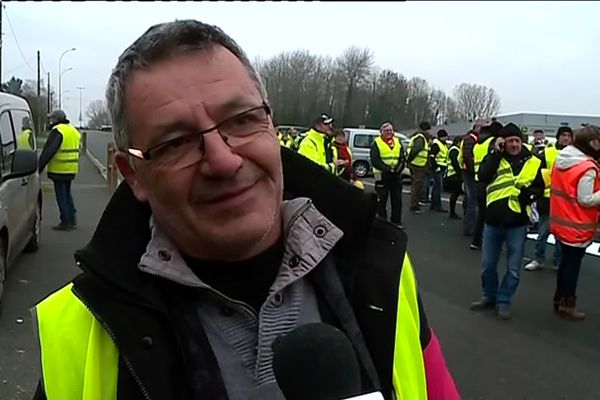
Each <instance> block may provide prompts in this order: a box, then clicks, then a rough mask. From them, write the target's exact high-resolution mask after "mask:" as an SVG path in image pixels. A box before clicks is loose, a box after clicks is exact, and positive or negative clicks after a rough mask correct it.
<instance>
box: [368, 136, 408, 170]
mask: <svg viewBox="0 0 600 400" xmlns="http://www.w3.org/2000/svg"><path fill="white" fill-rule="evenodd" d="M375 144H376V145H377V148H378V149H379V156H380V157H381V161H382V162H383V163H384V164H385V165H387V166H389V167H390V168H392V169H395V168H396V167H397V166H398V163H399V162H400V158H401V155H402V143H400V141H399V140H398V138H397V137H394V148H393V149H390V146H388V144H387V143H386V142H385V140H383V139H382V138H381V136H377V138H375ZM373 172H375V173H381V171H380V170H378V169H377V168H375V167H373Z"/></svg>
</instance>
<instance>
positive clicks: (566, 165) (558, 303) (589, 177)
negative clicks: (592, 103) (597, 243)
mask: <svg viewBox="0 0 600 400" xmlns="http://www.w3.org/2000/svg"><path fill="white" fill-rule="evenodd" d="M574 137H575V139H574V141H573V145H572V146H568V147H566V148H565V149H563V150H562V151H561V152H560V153H559V154H558V157H557V158H556V161H555V163H554V168H553V170H552V184H551V194H550V232H552V234H553V235H554V236H555V237H556V239H557V241H558V242H559V245H560V248H561V253H562V254H561V258H560V264H559V266H558V272H557V277H556V290H555V292H554V311H555V312H556V313H557V314H558V315H559V316H561V317H563V318H567V319H571V320H576V321H582V320H584V319H585V314H584V313H582V312H581V311H579V310H577V308H576V291H577V280H578V278H579V270H580V269H581V260H582V259H583V256H584V254H585V249H586V248H587V247H588V245H589V244H590V243H592V239H593V238H594V236H595V235H596V230H597V224H598V218H599V217H600V212H599V210H598V206H600V165H599V164H598V162H597V161H596V160H597V159H598V158H600V128H598V127H597V126H587V127H584V128H581V129H578V130H576V131H575V133H574Z"/></svg>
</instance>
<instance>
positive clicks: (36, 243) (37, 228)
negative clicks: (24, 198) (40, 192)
mask: <svg viewBox="0 0 600 400" xmlns="http://www.w3.org/2000/svg"><path fill="white" fill-rule="evenodd" d="M41 234H42V205H41V204H40V203H39V202H38V204H37V206H36V207H35V219H34V221H33V226H32V227H31V239H29V242H28V243H27V245H26V246H25V248H24V249H23V251H24V252H26V253H33V252H36V251H37V250H38V249H39V248H40V237H41Z"/></svg>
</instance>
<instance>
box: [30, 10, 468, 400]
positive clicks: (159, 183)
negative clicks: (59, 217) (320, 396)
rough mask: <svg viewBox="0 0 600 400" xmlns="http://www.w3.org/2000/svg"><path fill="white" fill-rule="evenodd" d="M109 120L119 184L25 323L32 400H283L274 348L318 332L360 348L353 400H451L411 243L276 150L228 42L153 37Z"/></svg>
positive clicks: (174, 33)
mask: <svg viewBox="0 0 600 400" xmlns="http://www.w3.org/2000/svg"><path fill="white" fill-rule="evenodd" d="M174 76H175V77H177V79H174V78H173V77H174ZM165 98H167V99H171V101H169V102H165V101H164V99H165ZM107 104H108V109H109V110H110V115H111V121H112V124H113V129H114V132H115V142H116V144H117V147H118V148H119V152H118V153H117V154H116V162H117V165H118V167H119V170H120V171H121V173H122V174H123V177H124V179H125V182H123V183H122V184H121V186H120V187H119V188H118V189H117V191H116V192H115V194H114V195H113V197H112V199H111V201H110V203H109V204H108V206H107V209H106V210H105V212H104V214H103V216H102V219H101V221H100V223H99V225H98V227H97V230H96V232H95V234H94V237H93V238H92V240H91V242H90V243H89V244H88V246H86V247H85V248H84V249H82V250H80V251H78V252H77V254H76V259H77V260H78V265H79V266H81V267H82V269H83V274H82V275H80V276H78V277H77V278H76V279H75V280H74V281H73V282H72V284H69V285H67V286H65V287H63V288H62V289H60V290H59V291H57V292H56V293H54V294H53V295H52V296H50V297H48V298H47V299H45V300H44V301H43V302H42V303H41V304H39V305H38V306H37V307H36V321H37V327H38V329H39V332H38V335H39V337H40V343H41V360H42V379H41V383H42V385H40V387H39V390H38V398H43V395H42V393H44V392H45V394H46V395H47V396H46V397H47V398H48V400H54V399H75V398H77V399H79V398H82V397H84V398H90V399H103V400H105V399H107V400H111V399H115V398H119V399H142V398H144V399H173V400H178V399H229V400H242V399H248V398H252V396H253V391H255V390H256V391H259V392H260V393H262V395H261V397H260V398H261V399H265V400H269V399H275V398H280V397H278V396H281V393H278V391H279V389H278V387H277V385H276V382H275V377H274V373H273V368H272V359H273V353H272V348H271V345H272V343H273V342H274V340H275V339H276V338H278V337H280V336H281V335H285V334H287V333H289V332H290V331H291V330H292V329H294V328H295V327H297V326H299V325H303V324H306V323H311V322H324V323H328V324H333V325H335V326H337V327H338V328H339V329H340V330H342V331H343V332H344V333H345V334H346V336H347V337H348V339H349V340H350V341H351V343H352V344H353V348H355V349H356V356H357V360H358V362H359V364H360V368H361V371H362V372H363V377H364V379H363V380H362V385H361V389H362V390H364V391H365V392H368V391H372V390H381V391H382V392H383V393H385V396H386V398H391V397H392V396H395V397H396V398H399V399H422V398H426V397H428V398H430V399H458V397H459V396H458V393H457V392H456V388H455V386H454V384H453V382H452V379H451V377H450V375H449V373H448V371H447V368H446V366H445V363H444V360H443V356H442V353H441V350H440V347H439V344H438V342H437V340H436V339H435V336H434V335H433V334H432V333H431V330H430V329H429V326H428V325H427V320H426V318H425V314H424V312H423V308H422V305H421V304H420V301H419V299H418V296H417V292H416V287H415V286H414V285H415V283H414V275H413V269H412V267H411V264H410V260H409V258H408V257H407V256H405V249H406V236H405V235H404V233H403V232H402V231H401V230H399V229H398V228H396V227H395V226H393V225H392V224H389V223H386V222H384V221H381V220H378V219H376V218H375V217H374V210H375V201H376V199H375V196H374V195H373V194H369V193H367V192H364V191H362V190H358V189H355V188H353V187H351V186H350V185H348V184H347V183H345V182H344V181H343V180H341V179H339V178H337V177H336V176H335V175H334V174H331V173H327V172H326V171H325V170H324V169H323V168H322V167H320V166H318V165H317V164H316V163H313V162H310V161H309V160H307V159H306V158H305V157H300V156H298V155H296V154H295V153H294V152H292V151H290V150H289V149H285V148H281V147H280V146H279V142H278V141H277V133H276V132H275V131H274V129H273V123H272V119H271V115H270V114H271V112H270V107H269V106H268V103H267V98H266V92H265V89H264V87H263V86H262V84H261V80H260V77H259V75H258V74H257V72H256V71H255V70H254V68H253V67H252V64H251V62H250V60H249V59H248V57H247V56H246V55H245V53H244V52H243V50H242V49H241V48H240V47H239V46H238V45H237V44H236V43H235V41H233V39H231V38H230V37H229V36H227V35H226V34H225V33H224V32H223V31H222V30H221V29H219V28H218V27H215V26H213V25H207V24H204V23H201V22H198V21H194V20H178V21H175V22H171V23H165V24H160V25H155V26H153V27H151V28H150V29H149V30H148V31H146V32H145V33H144V34H143V35H142V36H141V37H140V38H138V39H137V40H136V41H135V42H134V43H133V44H132V45H131V46H130V47H129V48H128V49H126V50H125V52H124V53H123V54H122V55H121V56H120V58H119V61H118V63H117V66H116V67H115V69H114V70H113V73H112V74H111V77H110V79H109V83H108V89H107ZM282 163H283V165H282ZM284 190H285V198H286V199H288V200H287V201H283V200H282V199H283V196H284ZM371 232H372V236H371ZM399 290H400V291H403V292H399ZM400 293H402V301H401V302H398V299H399V294H400ZM84 390H85V391H87V396H82V393H85V391H84ZM256 398H257V397H256Z"/></svg>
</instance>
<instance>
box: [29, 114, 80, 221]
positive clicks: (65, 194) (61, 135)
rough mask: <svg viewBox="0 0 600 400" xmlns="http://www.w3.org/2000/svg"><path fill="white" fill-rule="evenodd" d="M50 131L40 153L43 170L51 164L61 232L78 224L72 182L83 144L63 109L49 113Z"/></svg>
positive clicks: (50, 174) (41, 169)
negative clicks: (80, 147) (80, 144)
mask: <svg viewBox="0 0 600 400" xmlns="http://www.w3.org/2000/svg"><path fill="white" fill-rule="evenodd" d="M48 126H49V128H50V133H49V134H48V139H47V140H46V144H45V145H44V149H43V150H42V154H40V159H39V171H40V173H41V172H42V171H43V170H44V168H46V165H47V166H48V178H49V179H50V180H51V181H52V183H53V184H54V194H55V196H56V203H57V204H58V209H59V211H60V223H59V224H58V225H56V226H53V227H52V229H54V230H57V231H70V230H72V229H75V227H76V226H77V210H76V209H75V203H74V201H73V194H72V193H71V182H73V179H75V175H77V172H79V143H80V140H81V135H80V133H79V131H78V130H77V128H75V127H74V126H73V125H71V123H70V122H69V120H68V119H67V116H66V114H65V112H64V111H63V110H54V111H53V112H52V113H50V114H49V115H48Z"/></svg>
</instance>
